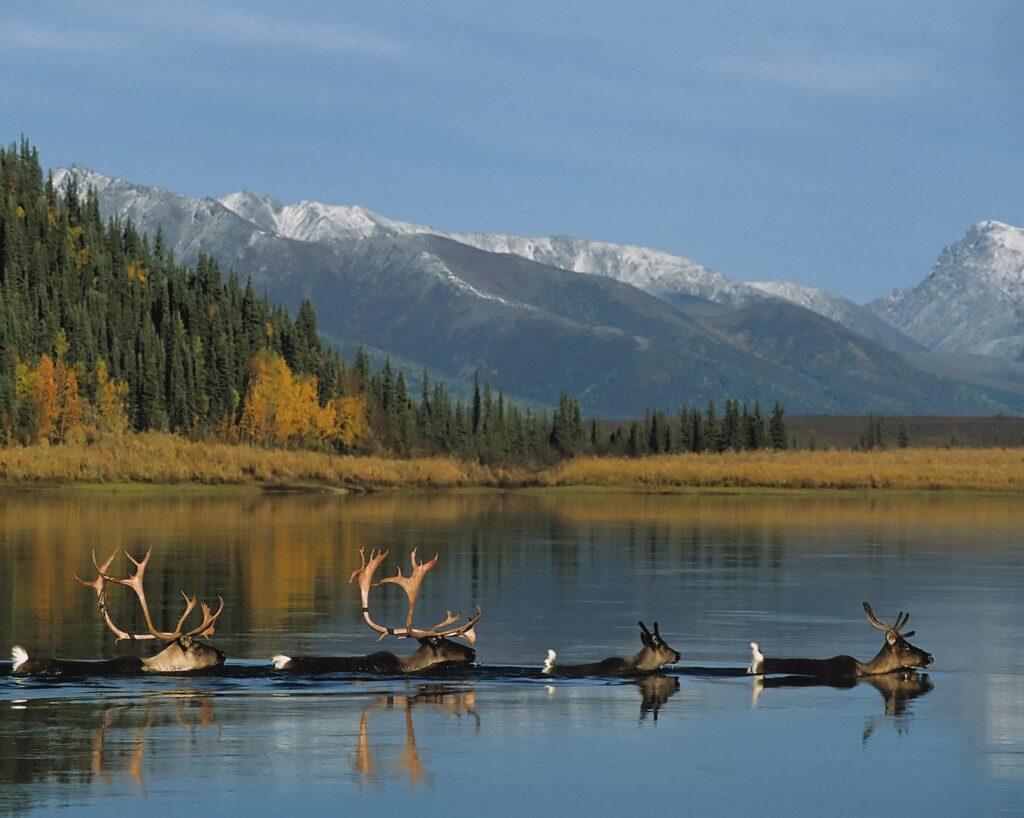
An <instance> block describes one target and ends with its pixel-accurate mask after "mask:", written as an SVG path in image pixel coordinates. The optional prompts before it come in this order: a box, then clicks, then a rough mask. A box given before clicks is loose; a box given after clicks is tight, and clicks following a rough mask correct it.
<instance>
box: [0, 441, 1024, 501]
mask: <svg viewBox="0 0 1024 818" xmlns="http://www.w3.org/2000/svg"><path fill="white" fill-rule="evenodd" d="M0 482H3V483H6V484H8V485H12V484H20V485H39V484H48V485H65V484H71V485H88V484H114V483H128V484H171V485H183V484H197V485H238V486H253V487H256V488H273V487H303V486H309V487H313V486H319V487H324V488H334V489H355V490H381V489H455V488H473V487H480V488H526V487H540V488H557V487H588V486H589V487H600V488H608V489H625V490H630V491H648V492H651V491H654V492H657V491H684V490H688V489H706V488H720V489H721V488H725V489H734V488H749V489H895V490H908V491H919V490H926V491H927V490H969V491H989V492H1009V493H1024V449H1019V448H1014V449H900V450H888V451H876V452H854V451H817V452H809V451H799V452H737V453H733V452H728V453H725V454H700V455H689V454H687V455H662V456H657V457H648V458H641V459H625V458H590V457H588V458H577V459H574V460H569V461H566V462H564V463H560V464H558V465H556V466H552V467H549V468H542V469H526V468H493V467H486V466H481V465H479V464H476V463H464V462H460V461H456V460H451V459H447V458H421V459H414V460H394V459H386V458H378V457H341V456H332V455H326V454H320V453H315V452H297V451H283V450H266V449H260V448H254V447H251V446H229V445H224V444H218V443H195V442H192V441H189V440H186V439H184V438H181V437H177V436H174V435H168V434H156V433H146V434H140V435H128V436H110V437H105V438H101V439H99V440H97V441H95V442H93V443H90V444H82V445H65V446H31V447H25V448H20V447H15V448H10V449H2V450H0Z"/></svg>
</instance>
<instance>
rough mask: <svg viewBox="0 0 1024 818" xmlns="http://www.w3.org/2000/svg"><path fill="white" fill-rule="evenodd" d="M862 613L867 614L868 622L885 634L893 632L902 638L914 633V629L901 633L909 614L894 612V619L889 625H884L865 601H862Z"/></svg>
mask: <svg viewBox="0 0 1024 818" xmlns="http://www.w3.org/2000/svg"><path fill="white" fill-rule="evenodd" d="M864 613H865V614H867V617H868V622H870V623H871V624H872V625H874V626H875V627H876V628H878V629H879V630H880V631H885V633H886V635H888V634H890V633H891V634H894V635H895V636H902V637H904V638H906V637H910V636H913V635H914V633H915V632H914V631H907V632H906V633H901V630H902V628H903V626H904V625H906V624H907V620H908V619H910V614H908V613H904V612H903V611H900V612H899V613H898V614H896V621H895V622H894V623H893V624H891V625H886V624H885V623H884V622H883V621H882V620H880V619H879V618H878V617H877V616H875V612H874V611H873V610H871V606H870V605H868V603H867V602H865V603H864Z"/></svg>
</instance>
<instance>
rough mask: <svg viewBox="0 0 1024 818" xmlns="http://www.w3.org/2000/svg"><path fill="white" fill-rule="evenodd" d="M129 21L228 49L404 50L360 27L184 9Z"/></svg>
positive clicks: (388, 53) (142, 13) (154, 11)
mask: <svg viewBox="0 0 1024 818" xmlns="http://www.w3.org/2000/svg"><path fill="white" fill-rule="evenodd" d="M134 19H136V20H138V21H140V22H144V23H146V24H149V25H152V26H153V27H158V28H161V29H167V28H173V29H174V30H175V31H177V32H179V33H185V34H187V35H190V36H192V37H194V38H196V39H203V40H212V41H216V42H220V43H229V44H233V45H245V46H260V47H270V48H280V49H289V50H290V49H302V50H307V51H309V50H312V51H319V52H323V53H332V54H365V55H370V56H379V57H394V56H400V55H402V54H404V53H406V52H407V50H408V49H407V47H406V46H405V45H404V44H403V43H401V42H399V41H398V40H396V39H394V38H392V37H387V36H383V35H380V34H376V33H374V32H372V31H369V30H367V29H365V28H362V27H360V26H354V25H339V24H336V23H319V22H306V21H296V20H286V19H280V18H276V17H266V16H263V15H259V14H256V13H252V12H248V11H235V10H227V11H220V10H210V9H208V8H202V9H200V8H195V7H192V6H189V5H187V4H171V5H165V6H163V7H161V8H147V9H136V10H135V14H134Z"/></svg>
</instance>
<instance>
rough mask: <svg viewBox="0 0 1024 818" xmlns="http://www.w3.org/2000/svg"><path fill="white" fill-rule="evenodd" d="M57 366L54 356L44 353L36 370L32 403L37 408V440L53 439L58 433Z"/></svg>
mask: <svg viewBox="0 0 1024 818" xmlns="http://www.w3.org/2000/svg"><path fill="white" fill-rule="evenodd" d="M57 389H58V387H57V367H56V366H54V363H53V358H51V357H50V356H49V355H43V356H42V357H40V359H39V366H37V367H36V371H35V388H34V389H33V391H32V397H31V399H32V403H33V408H34V409H35V417H36V434H35V439H36V441H37V442H42V441H44V440H53V439H54V438H55V437H56V434H57V418H58V415H59V414H60V406H59V399H58V396H57Z"/></svg>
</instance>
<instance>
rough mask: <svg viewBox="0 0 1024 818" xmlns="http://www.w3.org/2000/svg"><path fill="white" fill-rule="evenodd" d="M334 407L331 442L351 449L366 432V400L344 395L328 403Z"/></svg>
mask: <svg viewBox="0 0 1024 818" xmlns="http://www.w3.org/2000/svg"><path fill="white" fill-rule="evenodd" d="M329 405H330V406H332V407H334V413H335V423H334V435H333V440H334V442H336V443H339V444H340V445H341V446H344V447H345V448H346V449H351V448H352V447H353V446H354V445H355V444H356V443H357V442H359V441H360V440H361V439H362V438H363V436H364V435H365V434H366V431H367V428H368V427H367V423H366V400H365V399H364V398H363V396H362V395H345V396H344V397H340V398H334V399H333V400H332V401H330V403H329Z"/></svg>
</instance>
